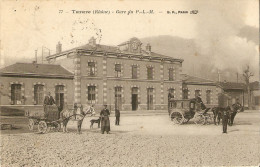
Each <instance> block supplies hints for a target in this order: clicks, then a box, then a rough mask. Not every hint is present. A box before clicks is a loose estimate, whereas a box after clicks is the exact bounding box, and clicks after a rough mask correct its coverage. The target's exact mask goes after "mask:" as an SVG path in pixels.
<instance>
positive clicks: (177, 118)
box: [171, 112, 184, 125]
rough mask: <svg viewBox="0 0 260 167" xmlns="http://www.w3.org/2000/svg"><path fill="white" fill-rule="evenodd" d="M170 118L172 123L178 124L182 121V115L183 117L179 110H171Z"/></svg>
mask: <svg viewBox="0 0 260 167" xmlns="http://www.w3.org/2000/svg"><path fill="white" fill-rule="evenodd" d="M171 120H172V122H173V123H174V124H179V125H180V124H182V123H183V121H184V117H183V115H182V113H180V112H173V113H172V114H171Z"/></svg>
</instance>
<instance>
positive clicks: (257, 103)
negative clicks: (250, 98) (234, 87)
mask: <svg viewBox="0 0 260 167" xmlns="http://www.w3.org/2000/svg"><path fill="white" fill-rule="evenodd" d="M255 105H260V96H257V97H255Z"/></svg>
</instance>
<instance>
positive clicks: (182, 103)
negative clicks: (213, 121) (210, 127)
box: [168, 99, 207, 124]
mask: <svg viewBox="0 0 260 167" xmlns="http://www.w3.org/2000/svg"><path fill="white" fill-rule="evenodd" d="M168 112H169V116H170V119H171V121H172V122H173V123H174V124H183V123H187V122H188V121H189V120H190V119H193V120H194V122H195V123H196V124H205V123H206V119H207V118H206V117H205V115H204V114H203V113H202V112H201V109H199V107H198V104H197V102H196V99H183V100H174V99H172V100H171V99H170V100H169V109H168Z"/></svg>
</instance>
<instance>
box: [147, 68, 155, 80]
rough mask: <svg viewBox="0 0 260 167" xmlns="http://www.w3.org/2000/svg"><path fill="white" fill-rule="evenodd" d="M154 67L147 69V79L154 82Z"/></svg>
mask: <svg viewBox="0 0 260 167" xmlns="http://www.w3.org/2000/svg"><path fill="white" fill-rule="evenodd" d="M153 75H154V74H153V67H147V79H148V80H153V79H154V76H153Z"/></svg>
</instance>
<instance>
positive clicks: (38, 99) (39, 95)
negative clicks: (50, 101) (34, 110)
mask: <svg viewBox="0 0 260 167" xmlns="http://www.w3.org/2000/svg"><path fill="white" fill-rule="evenodd" d="M43 96H44V91H43V85H40V84H37V85H34V102H35V104H43Z"/></svg>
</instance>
